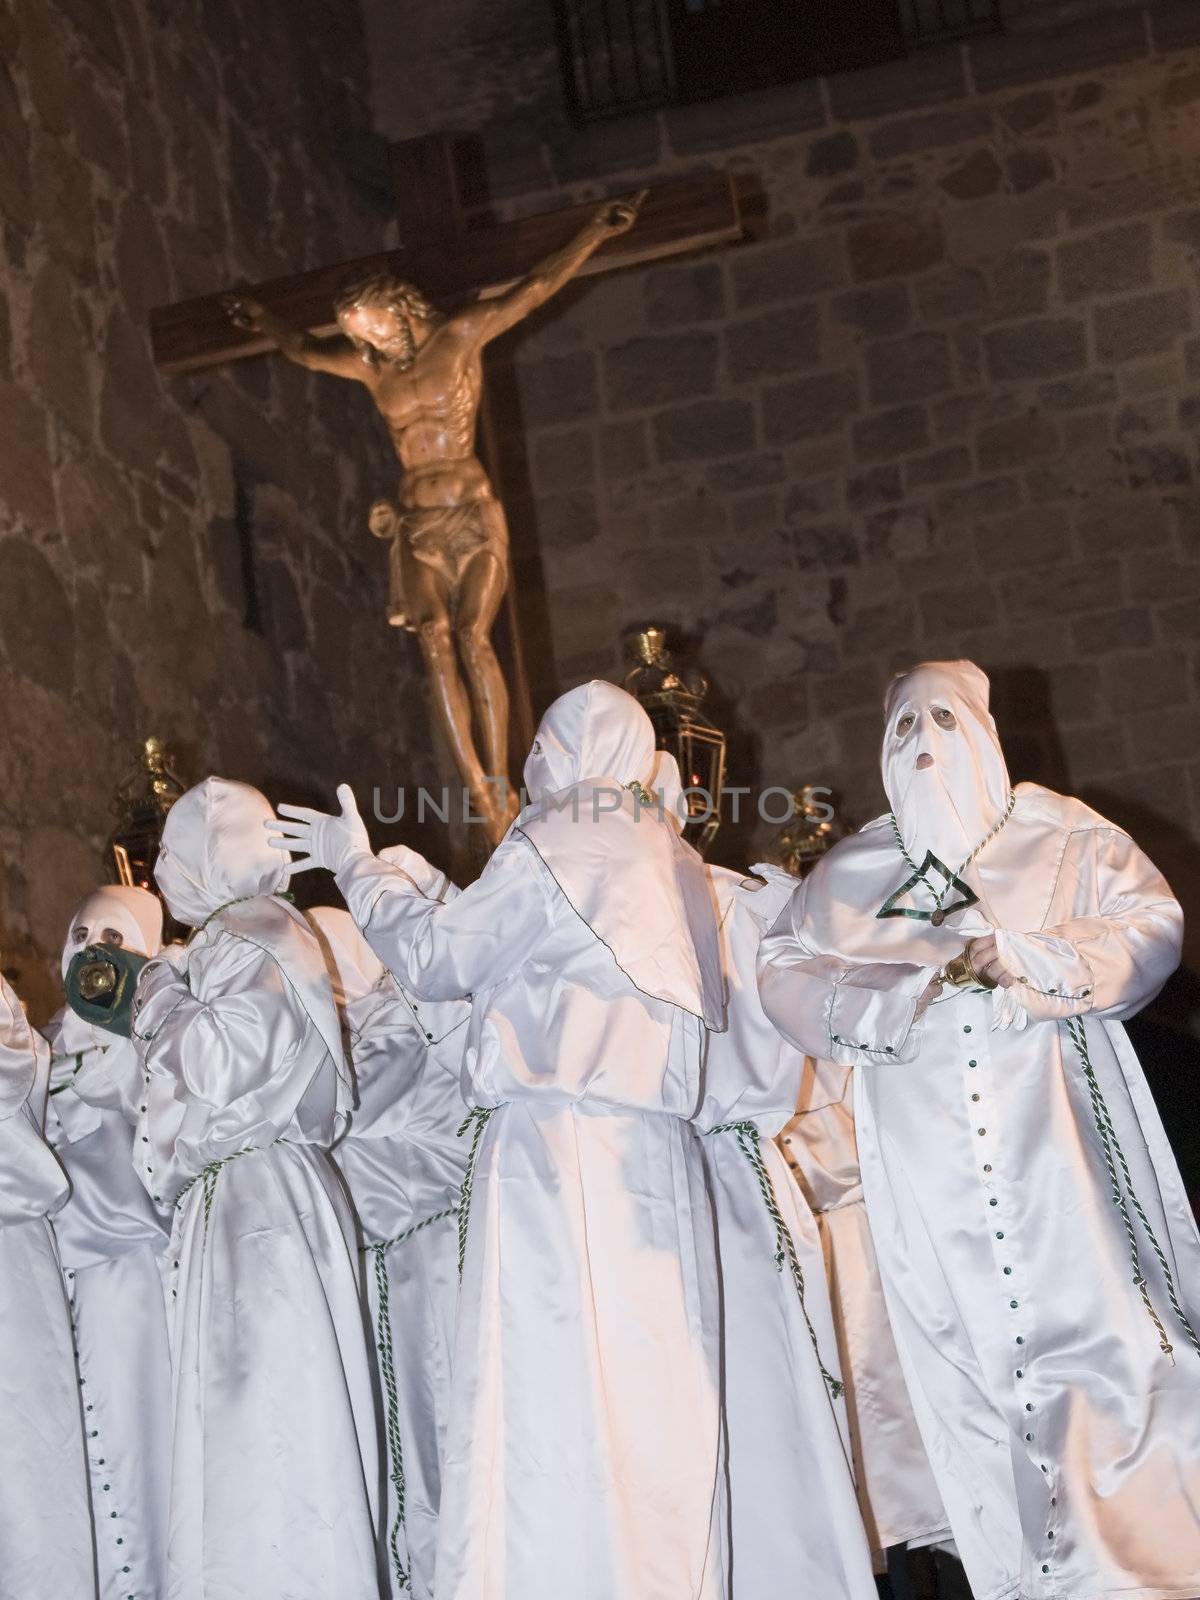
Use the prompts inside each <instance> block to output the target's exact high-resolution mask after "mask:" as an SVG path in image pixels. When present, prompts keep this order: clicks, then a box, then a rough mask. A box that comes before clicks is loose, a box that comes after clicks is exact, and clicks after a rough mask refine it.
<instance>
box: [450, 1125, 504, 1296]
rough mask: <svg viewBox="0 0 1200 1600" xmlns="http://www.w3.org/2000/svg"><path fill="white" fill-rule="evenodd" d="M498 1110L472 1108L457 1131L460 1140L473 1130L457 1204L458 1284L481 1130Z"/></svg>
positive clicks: (461, 1268) (464, 1252) (464, 1253)
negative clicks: (469, 1129) (468, 1130)
mask: <svg viewBox="0 0 1200 1600" xmlns="http://www.w3.org/2000/svg"><path fill="white" fill-rule="evenodd" d="M499 1109H500V1107H499V1106H472V1107H471V1109H470V1111H468V1112H467V1114H466V1116H465V1118H464V1119H463V1124H462V1127H461V1128H459V1130H458V1137H459V1138H460V1139H461V1138H462V1136H463V1135H464V1134H465V1133H466V1131H467V1129H468V1128H473V1129H474V1132H473V1133H472V1135H471V1149H470V1152H469V1153H468V1155H467V1170H466V1173H465V1175H464V1177H463V1181H462V1193H461V1195H460V1198H459V1202H458V1281H459V1283H461V1282H462V1275H463V1266H464V1265H465V1263H466V1259H467V1228H468V1226H469V1225H470V1221H471V1193H472V1190H473V1189H474V1186H475V1163H476V1161H478V1159H479V1141H480V1140H481V1139H482V1138H483V1130H484V1129H485V1128H486V1127H487V1125H488V1123H489V1122H490V1121H491V1120H492V1118H493V1116H494V1115H495V1114H496V1112H497V1111H499Z"/></svg>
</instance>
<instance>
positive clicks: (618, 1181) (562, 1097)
mask: <svg viewBox="0 0 1200 1600" xmlns="http://www.w3.org/2000/svg"><path fill="white" fill-rule="evenodd" d="M653 769H654V736H653V730H652V728H651V726H650V722H649V719H648V718H647V717H646V715H645V713H644V712H643V711H642V709H641V708H640V707H639V706H638V705H637V703H636V701H634V700H633V699H632V698H631V697H630V696H628V695H626V694H624V693H623V692H622V691H621V690H618V689H615V688H614V687H613V686H612V685H610V684H602V683H592V684H587V685H584V686H582V687H581V688H579V689H576V690H572V691H571V693H569V694H567V695H565V696H563V698H562V699H561V700H559V701H557V702H556V703H555V704H554V705H553V706H552V707H551V708H550V710H549V712H548V713H547V714H546V717H545V718H544V719H543V722H542V724H541V726H540V728H539V730H538V736H537V739H536V741H535V743H534V746H533V749H532V752H531V755H530V759H529V762H528V763H527V765H526V769H525V783H526V787H527V789H528V790H529V792H530V793H531V794H533V795H534V797H535V803H534V804H533V805H532V806H530V807H527V808H526V810H525V811H524V812H522V814H521V816H520V817H519V818H518V820H517V822H516V823H515V824H514V825H513V827H512V828H511V829H510V831H509V833H508V835H507V836H506V837H505V839H504V840H503V842H502V843H501V844H500V846H499V847H498V849H497V850H496V852H495V854H494V855H493V856H492V858H491V860H490V862H489V863H488V866H487V868H486V870H485V871H484V873H483V875H482V876H481V877H480V879H479V880H478V882H477V883H475V884H472V885H471V887H470V888H468V889H466V890H464V892H463V893H462V894H461V895H460V896H459V897H458V898H457V899H455V900H453V901H452V902H450V903H448V904H447V903H442V902H440V901H438V900H436V899H433V898H426V897H425V896H424V895H423V894H422V893H421V892H420V889H419V887H418V885H417V883H416V882H415V881H414V880H413V879H412V878H411V877H410V876H409V875H407V874H406V873H404V872H402V871H400V870H398V869H396V868H389V867H386V866H384V865H381V864H380V863H379V862H378V861H377V860H375V859H374V858H373V857H371V856H370V855H361V854H360V855H356V856H355V857H354V858H353V859H352V860H350V861H349V862H348V864H346V865H345V866H344V867H343V868H342V870H341V871H340V872H339V874H338V884H339V887H340V888H341V890H342V892H343V894H344V895H345V896H346V899H347V902H348V904H349V906H350V908H351V911H352V913H353V915H354V917H355V920H356V921H357V922H358V924H359V926H360V928H362V930H363V932H364V933H365V935H366V937H367V939H368V940H369V941H370V943H371V945H372V947H373V948H374V949H375V951H376V952H377V953H378V955H379V956H380V958H381V959H382V960H383V961H384V962H385V963H386V965H387V966H388V968H389V969H390V970H391V971H392V972H393V973H394V974H395V976H396V978H397V980H398V981H399V982H401V983H402V984H403V985H404V987H405V989H406V990H407V991H409V992H411V993H413V994H415V995H416V996H418V997H420V998H423V999H429V1000H434V999H450V998H454V997H457V996H461V995H463V994H467V993H469V994H471V996H472V1007H471V1017H470V1022H469V1024H468V1029H467V1040H466V1053H465V1056H464V1062H463V1082H464V1088H465V1093H466V1095H467V1098H468V1100H469V1102H470V1103H471V1105H472V1106H474V1107H477V1108H478V1110H477V1111H476V1112H475V1114H474V1118H473V1126H472V1128H471V1130H470V1133H469V1138H470V1140H471V1146H470V1150H469V1161H470V1166H469V1170H468V1177H467V1183H466V1185H465V1195H466V1204H465V1207H464V1212H463V1214H462V1216H461V1217H460V1219H459V1221H460V1228H461V1230H462V1238H463V1244H464V1249H465V1257H464V1263H463V1280H462V1289H461V1293H460V1298H459V1316H458V1328H457V1334H456V1340H455V1353H454V1368H453V1383H452V1394H451V1415H450V1427H449V1436H448V1440H447V1446H446V1459H445V1467H444V1472H443V1479H442V1505H441V1519H440V1527H439V1534H438V1558H437V1572H436V1578H435V1584H434V1588H435V1592H436V1594H437V1596H438V1600H535V1597H536V1600H541V1597H543V1596H544V1597H547V1600H549V1597H551V1596H553V1597H554V1600H716V1597H717V1596H722V1595H724V1594H725V1587H724V1586H725V1575H724V1573H725V1549H724V1533H725V1525H724V1493H723V1486H722V1481H721V1480H722V1463H721V1447H720V1434H721V1429H720V1409H719V1401H720V1393H719V1388H720V1376H719V1359H720V1352H719V1348H718V1315H719V1313H718V1297H717V1279H716V1262H715V1258H714V1257H715V1252H714V1240H713V1219H712V1212H711V1209H710V1205H709V1201H708V1197H707V1194H706V1191H705V1178H704V1168H703V1157H702V1153H701V1151H700V1148H699V1140H698V1138H697V1136H696V1134H695V1131H694V1130H693V1129H692V1128H691V1126H690V1125H689V1124H688V1122H687V1120H686V1119H687V1118H688V1117H690V1116H691V1115H692V1114H693V1113H694V1111H695V1110H696V1107H697V1104H698V1102H699V1095H700V1067H701V1050H702V1041H703V1030H704V1019H705V1016H708V1018H709V1019H710V1020H711V1021H714V1022H718V1021H719V1020H720V1012H721V1003H720V966H719V953H718V950H717V940H716V923H715V919H714V918H713V915H712V909H711V902H710V899H709V896H708V890H707V886H706V884H705V883H704V880H703V875H702V868H701V867H700V864H699V861H698V858H696V857H695V856H694V853H691V852H689V853H687V856H685V852H684V851H683V849H682V846H681V845H680V842H679V841H678V839H677V838H676V836H675V833H674V830H673V829H672V828H671V827H670V825H669V824H668V823H667V822H666V821H665V819H664V818H663V817H662V816H661V814H658V813H657V812H656V809H655V808H654V807H653V806H643V804H642V802H641V800H640V799H639V798H637V796H635V794H634V793H633V792H631V790H630V789H629V788H627V787H626V785H630V784H636V785H639V786H640V785H642V784H646V783H649V782H650V780H651V778H652V776H653ZM539 800H542V801H551V802H554V804H551V805H549V806H545V805H543V806H539V805H538V803H537V802H538V801H539ZM688 856H690V858H691V859H690V860H689V859H688V858H687V857H688ZM693 863H694V866H693Z"/></svg>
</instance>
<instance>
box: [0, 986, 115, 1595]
mask: <svg viewBox="0 0 1200 1600" xmlns="http://www.w3.org/2000/svg"><path fill="white" fill-rule="evenodd" d="M34 1056H36V1069H34V1068H33V1067H32V1066H31V1058H32V1057H34ZM49 1060H50V1052H49V1050H48V1049H47V1048H46V1044H45V1041H44V1040H42V1039H41V1038H40V1037H39V1036H38V1035H37V1034H35V1033H34V1031H33V1029H32V1028H31V1027H30V1026H29V1024H28V1023H27V1022H26V1020H25V1017H24V1014H23V1013H22V1011H21V1006H20V1002H19V1001H18V1000H17V997H16V995H15V994H14V993H13V991H12V990H11V989H10V988H9V987H8V985H7V984H6V983H5V982H4V980H3V978H0V1600H68V1597H69V1600H94V1597H95V1595H96V1568H95V1558H94V1553H93V1546H92V1517H91V1508H90V1504H89V1499H88V1473H87V1461H86V1458H85V1454H84V1442H83V1426H84V1419H85V1415H86V1417H87V1419H88V1421H89V1423H90V1418H91V1415H92V1413H91V1412H89V1411H87V1407H89V1406H90V1405H91V1401H90V1399H89V1398H88V1396H87V1393H86V1389H81V1388H80V1386H79V1382H78V1379H77V1378H76V1374H75V1359H74V1356H73V1355H72V1350H71V1318H70V1313H69V1311H68V1308H67V1298H66V1294H65V1292H64V1288H63V1277H62V1271H61V1269H60V1267H59V1260H58V1250H57V1248H56V1246H55V1242H54V1235H53V1232H52V1231H51V1227H50V1223H49V1221H48V1217H49V1215H50V1214H51V1213H52V1212H54V1211H57V1210H58V1208H59V1207H60V1206H61V1205H62V1204H63V1202H64V1201H65V1200H66V1198H67V1193H68V1184H67V1179H66V1175H65V1174H64V1172H63V1169H62V1167H61V1166H60V1165H59V1163H58V1160H57V1159H56V1157H55V1155H54V1153H53V1151H51V1149H50V1148H49V1146H48V1145H47V1144H46V1142H45V1140H44V1139H43V1138H42V1133H41V1124H42V1118H43V1115H44V1113H45V1104H46V1087H47V1072H48V1067H49ZM30 1080H32V1083H31V1086H29V1085H30ZM10 1086H15V1087H14V1092H13V1093H9V1092H8V1091H9V1088H10Z"/></svg>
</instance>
